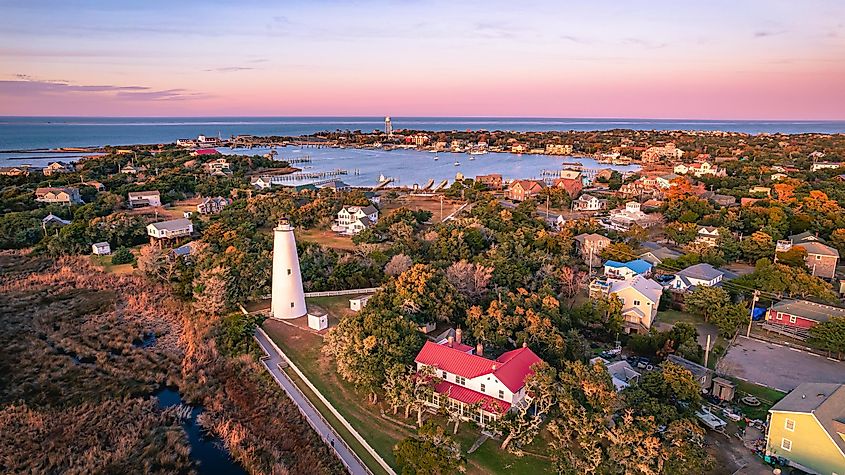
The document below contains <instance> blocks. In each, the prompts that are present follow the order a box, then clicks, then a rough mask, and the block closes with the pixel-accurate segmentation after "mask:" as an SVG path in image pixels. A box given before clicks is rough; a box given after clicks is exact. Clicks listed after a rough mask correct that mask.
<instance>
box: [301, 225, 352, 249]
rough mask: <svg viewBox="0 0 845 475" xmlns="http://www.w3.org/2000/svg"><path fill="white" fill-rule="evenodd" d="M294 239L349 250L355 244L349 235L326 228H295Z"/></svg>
mask: <svg viewBox="0 0 845 475" xmlns="http://www.w3.org/2000/svg"><path fill="white" fill-rule="evenodd" d="M296 239H297V240H301V241H312V242H315V243H317V244H319V245H321V246H325V247H330V248H332V249H340V250H344V251H351V250H353V249H355V248H356V247H357V246H356V245H355V243H353V242H352V238H351V237H349V236H341V235H339V234H338V233H336V232H334V231H330V230H327V229H297V230H296Z"/></svg>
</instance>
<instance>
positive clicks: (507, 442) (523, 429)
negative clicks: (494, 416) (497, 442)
mask: <svg viewBox="0 0 845 475" xmlns="http://www.w3.org/2000/svg"><path fill="white" fill-rule="evenodd" d="M531 369H532V371H533V372H532V373H531V374H530V375H529V376H528V377H526V378H525V393H526V394H529V395H530V396H531V404H525V403H523V404H521V405H520V406H519V407H517V408H516V410H515V411H511V412H509V413H508V414H506V415H505V416H504V417H502V418H501V419H500V420H499V421H497V423H496V424H495V426H496V428H497V429H498V430H501V431H503V432H505V433H507V436H505V439H504V440H503V441H502V446H501V448H502V450H505V449H507V450H508V451H509V452H511V453H515V454H517V455H522V447H524V446H526V445H528V444H530V443H531V441H533V440H534V437H536V436H537V434H538V433H539V432H540V425H541V424H542V423H543V419H544V417H545V416H546V414H548V413H549V411H550V410H551V409H552V407H553V406H554V404H555V403H556V402H557V393H558V382H557V371H556V370H555V369H554V368H552V367H551V366H549V365H548V364H547V363H545V362H539V363H535V364H534V365H533V366H532V367H531Z"/></svg>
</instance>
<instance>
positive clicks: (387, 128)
mask: <svg viewBox="0 0 845 475" xmlns="http://www.w3.org/2000/svg"><path fill="white" fill-rule="evenodd" d="M384 133H386V134H387V136H388V137H393V124H392V123H391V122H390V116H387V117H385V118H384Z"/></svg>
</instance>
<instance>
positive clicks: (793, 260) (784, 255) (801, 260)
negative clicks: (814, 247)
mask: <svg viewBox="0 0 845 475" xmlns="http://www.w3.org/2000/svg"><path fill="white" fill-rule="evenodd" d="M806 259H807V251H806V250H805V249H804V248H803V247H793V248H792V249H790V250H788V251H786V252H778V253H777V261H778V262H779V263H781V264H784V265H788V266H790V267H799V268H801V269H806V268H807V261H806Z"/></svg>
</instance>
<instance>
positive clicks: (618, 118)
mask: <svg viewBox="0 0 845 475" xmlns="http://www.w3.org/2000/svg"><path fill="white" fill-rule="evenodd" d="M384 117H390V118H391V119H393V118H397V119H495V120H532V119H539V120H589V121H602V120H607V121H609V120H630V121H636V120H653V121H664V122H680V121H690V122H845V118H841V119H766V118H752V119H747V118H743V119H728V118H707V119H701V118H683V117H675V118H664V117H564V116H507V115H501V116H499V115H443V116H435V115H385V116H382V115H0V119H2V118H13V119H36V118H45V119H251V118H256V119H296V118H309V119H325V118H351V119H383V118H384Z"/></svg>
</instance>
